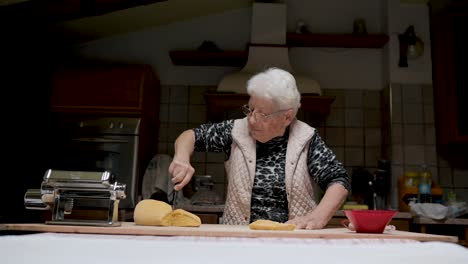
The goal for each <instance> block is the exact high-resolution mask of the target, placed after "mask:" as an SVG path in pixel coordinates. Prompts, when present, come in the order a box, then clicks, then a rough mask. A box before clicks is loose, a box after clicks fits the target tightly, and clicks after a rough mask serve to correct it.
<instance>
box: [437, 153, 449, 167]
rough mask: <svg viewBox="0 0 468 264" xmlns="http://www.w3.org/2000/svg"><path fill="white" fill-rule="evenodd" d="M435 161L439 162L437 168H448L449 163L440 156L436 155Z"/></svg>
mask: <svg viewBox="0 0 468 264" xmlns="http://www.w3.org/2000/svg"><path fill="white" fill-rule="evenodd" d="M437 160H438V161H439V167H450V163H449V162H448V161H447V159H445V158H444V156H442V155H437Z"/></svg>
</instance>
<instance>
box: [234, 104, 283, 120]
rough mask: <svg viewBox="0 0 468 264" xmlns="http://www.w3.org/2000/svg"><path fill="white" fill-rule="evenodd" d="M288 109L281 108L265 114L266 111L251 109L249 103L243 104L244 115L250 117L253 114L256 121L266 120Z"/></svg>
mask: <svg viewBox="0 0 468 264" xmlns="http://www.w3.org/2000/svg"><path fill="white" fill-rule="evenodd" d="M288 110H289V109H285V110H279V111H276V112H273V113H270V114H264V113H259V112H255V109H250V107H249V105H247V104H245V105H243V106H242V113H244V115H246V116H249V117H250V116H252V115H253V117H254V118H255V121H266V120H267V119H268V118H270V117H273V116H275V115H277V114H281V113H284V112H286V111H288Z"/></svg>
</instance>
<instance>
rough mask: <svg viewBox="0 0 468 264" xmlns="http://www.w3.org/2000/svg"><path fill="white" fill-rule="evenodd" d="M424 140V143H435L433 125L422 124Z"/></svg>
mask: <svg viewBox="0 0 468 264" xmlns="http://www.w3.org/2000/svg"><path fill="white" fill-rule="evenodd" d="M424 132H425V136H424V140H425V142H424V143H425V144H426V145H436V142H437V138H436V130H435V127H434V125H425V126H424Z"/></svg>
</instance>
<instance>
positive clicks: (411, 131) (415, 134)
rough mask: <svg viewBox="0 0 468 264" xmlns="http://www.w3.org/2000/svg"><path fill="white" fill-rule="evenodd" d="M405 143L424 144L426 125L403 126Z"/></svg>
mask: <svg viewBox="0 0 468 264" xmlns="http://www.w3.org/2000/svg"><path fill="white" fill-rule="evenodd" d="M403 143H404V144H405V145H423V144H424V143H425V139H424V126H422V125H404V126H403Z"/></svg>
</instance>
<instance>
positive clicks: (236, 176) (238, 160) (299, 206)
mask: <svg viewBox="0 0 468 264" xmlns="http://www.w3.org/2000/svg"><path fill="white" fill-rule="evenodd" d="M247 122H248V121H247V118H244V119H238V120H236V121H235V122H234V127H233V129H232V148H231V155H230V158H229V160H227V161H226V162H225V168H226V173H227V176H228V190H227V197H226V203H225V207H224V213H223V224H230V225H248V224H249V220H250V200H251V196H252V187H253V182H254V177H255V167H256V164H255V161H256V152H255V150H256V142H255V139H253V138H252V137H251V136H250V135H249V129H248V123H247ZM314 133H315V129H314V128H312V127H310V126H309V125H307V124H306V123H304V122H301V121H299V120H295V121H293V122H292V123H291V125H290V129H289V140H288V146H287V151H286V164H285V166H286V168H285V172H286V175H285V181H286V194H287V197H288V205H289V208H288V210H289V219H292V218H294V217H296V216H302V215H305V214H307V213H308V212H310V211H311V210H312V209H314V208H315V207H316V206H317V198H316V196H315V193H317V192H315V191H314V190H316V189H317V188H318V186H317V185H316V184H315V183H314V182H313V181H312V180H311V177H310V175H309V172H308V169H307V153H308V149H309V143H310V140H311V139H312V136H313V135H314Z"/></svg>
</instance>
